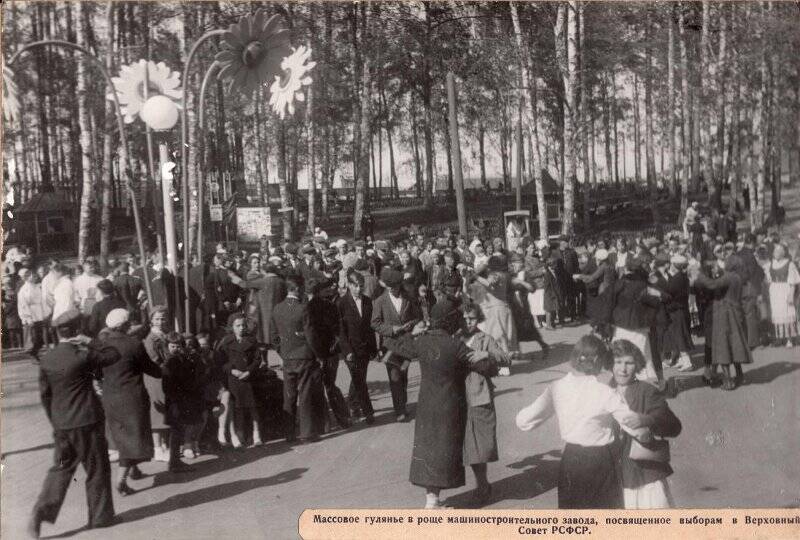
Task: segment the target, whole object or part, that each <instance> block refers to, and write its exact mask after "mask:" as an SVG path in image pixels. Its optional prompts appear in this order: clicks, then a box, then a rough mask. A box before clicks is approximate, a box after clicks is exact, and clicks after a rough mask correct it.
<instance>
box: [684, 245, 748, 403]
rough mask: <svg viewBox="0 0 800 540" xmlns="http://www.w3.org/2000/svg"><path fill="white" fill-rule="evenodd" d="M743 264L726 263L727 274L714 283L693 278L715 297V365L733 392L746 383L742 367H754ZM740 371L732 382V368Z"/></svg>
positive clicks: (733, 260) (736, 261)
mask: <svg viewBox="0 0 800 540" xmlns="http://www.w3.org/2000/svg"><path fill="white" fill-rule="evenodd" d="M742 269H743V268H742V262H741V259H740V258H739V257H737V256H736V255H731V256H730V257H728V258H727V259H726V261H725V272H724V273H723V274H722V275H721V276H720V277H718V278H716V279H711V278H709V277H706V276H705V275H703V274H701V273H700V272H699V271H698V270H696V269H695V270H693V272H692V275H691V278H692V280H693V282H694V286H695V287H698V288H702V289H706V290H708V291H709V292H711V293H712V294H713V302H712V312H713V316H712V331H711V362H712V364H713V365H714V366H717V365H720V366H722V374H723V382H722V388H723V390H733V389H735V388H736V386H737V385H738V384H741V383H742V381H743V379H744V373H743V372H742V364H750V363H752V362H753V357H752V355H751V354H750V347H748V346H747V334H746V331H745V326H744V310H743V308H742V278H741V275H740V273H741V272H742ZM731 364H733V366H734V368H735V369H736V378H735V379H731V374H730V366H731Z"/></svg>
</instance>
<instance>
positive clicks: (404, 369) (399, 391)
mask: <svg viewBox="0 0 800 540" xmlns="http://www.w3.org/2000/svg"><path fill="white" fill-rule="evenodd" d="M381 281H382V282H383V283H382V284H383V286H384V287H385V288H386V290H385V291H384V292H383V294H381V295H380V296H379V297H378V298H377V299H376V300H375V302H374V304H373V309H372V321H371V326H372V329H373V330H375V331H376V332H377V333H378V334H379V335H380V336H381V341H382V346H383V347H384V348H385V349H386V350H387V354H386V356H385V357H384V358H385V359H386V372H387V373H388V375H389V389H390V390H391V392H392V406H393V408H394V413H395V416H396V417H397V421H398V422H405V421H406V420H407V419H408V416H407V412H406V402H407V401H408V396H407V388H408V364H409V360H410V359H409V358H407V357H406V356H405V355H404V354H403V353H402V350H401V345H402V343H403V341H404V340H407V339H409V338H410V336H411V330H412V329H413V328H414V325H416V324H417V323H418V322H419V321H420V320H422V313H421V311H420V308H419V306H418V305H417V303H416V301H415V300H414V299H413V298H408V296H407V295H406V294H405V292H404V290H403V274H402V273H400V271H398V270H395V269H393V268H390V267H385V268H384V269H383V270H382V271H381Z"/></svg>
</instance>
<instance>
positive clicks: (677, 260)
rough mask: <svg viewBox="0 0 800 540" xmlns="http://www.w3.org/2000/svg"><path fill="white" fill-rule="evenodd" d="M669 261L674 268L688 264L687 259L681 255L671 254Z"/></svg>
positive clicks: (684, 266)
mask: <svg viewBox="0 0 800 540" xmlns="http://www.w3.org/2000/svg"><path fill="white" fill-rule="evenodd" d="M669 262H671V263H672V265H673V266H674V267H676V268H686V267H687V266H688V265H689V260H688V259H687V258H686V257H684V256H683V255H673V256H672V258H670V260H669Z"/></svg>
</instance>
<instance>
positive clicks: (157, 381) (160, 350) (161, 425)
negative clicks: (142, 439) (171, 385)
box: [142, 332, 169, 429]
mask: <svg viewBox="0 0 800 540" xmlns="http://www.w3.org/2000/svg"><path fill="white" fill-rule="evenodd" d="M142 343H143V345H144V350H145V351H147V355H148V356H149V357H150V360H151V361H152V362H153V363H155V364H156V365H157V366H158V367H159V368H160V367H161V366H163V365H164V362H165V360H166V358H167V341H166V339H165V338H164V336H163V335H161V334H156V333H153V332H150V333H149V334H147V337H145V338H144V341H143V342H142ZM144 386H145V388H146V389H147V394H148V395H149V396H150V400H151V403H150V427H151V428H152V429H168V428H169V426H168V425H167V423H166V422H165V418H164V415H165V414H166V412H167V405H166V401H167V400H166V398H165V396H164V387H163V383H162V382H161V376H160V374H159V376H158V377H154V376H151V375H150V374H148V373H145V374H144Z"/></svg>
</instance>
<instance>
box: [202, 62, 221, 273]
mask: <svg viewBox="0 0 800 540" xmlns="http://www.w3.org/2000/svg"><path fill="white" fill-rule="evenodd" d="M218 67H219V64H218V63H217V62H214V63H213V64H211V65H210V66H209V67H208V70H207V71H206V75H205V77H203V84H202V85H200V103H199V104H198V108H199V109H200V115H199V116H200V118H199V124H200V129H199V130H198V131H199V132H200V141H199V142H198V144H197V148H198V150H199V153H200V181H199V182H198V183H197V200H198V201H199V202H200V211H199V212H198V213H197V262H198V264H200V265H201V266H202V264H203V187H204V185H203V184H205V182H206V178H205V175H204V174H203V173H204V172H205V165H206V164H205V147H206V146H205V143H206V132H205V125H206V124H205V122H206V107H205V102H206V101H205V96H206V88H207V87H208V81H209V80H211V76H212V75H213V73H214V71H216V69H217V68H218Z"/></svg>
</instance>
